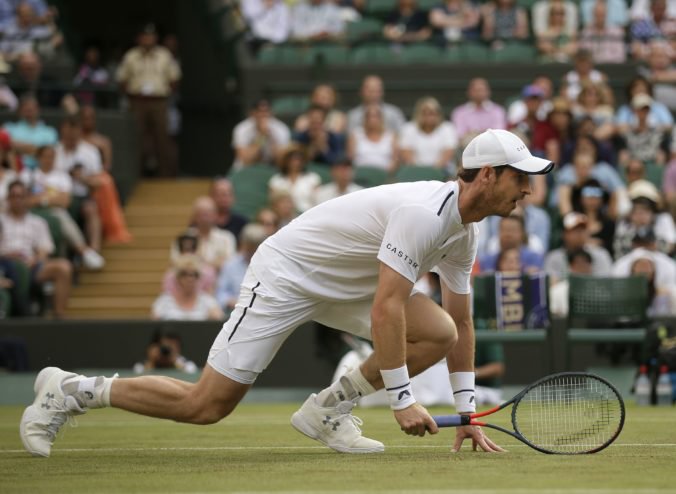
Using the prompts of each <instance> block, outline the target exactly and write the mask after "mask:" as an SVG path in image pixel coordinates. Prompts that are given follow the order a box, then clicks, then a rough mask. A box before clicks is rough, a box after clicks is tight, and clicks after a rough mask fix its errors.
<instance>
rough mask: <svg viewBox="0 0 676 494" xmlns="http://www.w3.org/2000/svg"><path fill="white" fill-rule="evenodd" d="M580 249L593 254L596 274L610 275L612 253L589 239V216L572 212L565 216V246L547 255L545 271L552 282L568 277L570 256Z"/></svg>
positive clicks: (593, 267)
mask: <svg viewBox="0 0 676 494" xmlns="http://www.w3.org/2000/svg"><path fill="white" fill-rule="evenodd" d="M579 249H584V250H585V251H586V252H587V253H589V255H590V256H591V260H592V274H593V275H594V276H609V275H610V270H611V267H612V263H613V261H612V259H611V257H610V254H608V252H607V251H606V250H605V249H604V248H603V247H598V246H596V245H594V244H593V243H591V242H590V241H589V230H588V220H587V217H586V216H585V215H583V214H580V213H575V212H572V213H568V214H567V215H565V216H564V217H563V247H560V248H558V249H554V250H551V251H549V253H548V254H547V256H546V257H545V271H546V272H547V275H548V276H549V278H550V283H557V282H558V281H559V280H563V279H566V278H567V277H568V273H569V269H570V265H569V261H568V256H569V255H570V254H572V253H573V252H574V251H576V250H579Z"/></svg>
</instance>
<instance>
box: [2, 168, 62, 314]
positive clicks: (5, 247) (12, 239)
mask: <svg viewBox="0 0 676 494" xmlns="http://www.w3.org/2000/svg"><path fill="white" fill-rule="evenodd" d="M7 197H8V209H7V212H6V213H3V214H0V231H2V236H1V237H0V255H2V256H4V257H6V258H10V259H12V260H14V261H16V262H19V263H21V264H22V265H23V266H25V267H26V269H28V270H29V272H30V279H31V283H32V284H39V285H42V284H43V283H45V282H48V281H49V282H52V283H53V284H54V302H53V308H52V309H53V315H54V317H56V318H61V317H63V316H64V314H65V311H66V305H67V303H68V295H69V293H70V287H71V278H72V273H73V271H72V267H71V264H70V262H68V260H66V259H50V258H49V257H48V256H49V255H50V254H51V253H52V252H53V251H54V242H53V241H52V237H51V236H50V234H49V227H48V226H47V223H46V222H45V220H43V219H42V218H40V217H38V216H35V215H33V214H31V213H29V212H28V191H27V189H26V186H25V185H24V184H23V182H21V181H15V182H12V183H11V184H9V187H8V193H7Z"/></svg>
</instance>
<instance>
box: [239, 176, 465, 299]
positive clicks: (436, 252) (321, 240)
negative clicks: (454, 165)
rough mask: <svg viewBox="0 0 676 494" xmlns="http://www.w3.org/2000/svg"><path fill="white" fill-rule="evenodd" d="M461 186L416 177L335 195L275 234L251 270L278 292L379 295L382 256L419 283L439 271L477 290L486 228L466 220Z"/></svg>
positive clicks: (454, 284) (459, 287)
mask: <svg viewBox="0 0 676 494" xmlns="http://www.w3.org/2000/svg"><path fill="white" fill-rule="evenodd" d="M458 190H459V189H458V184H457V182H446V183H444V182H437V181H429V182H412V183H401V184H393V185H383V186H380V187H374V188H371V189H365V190H361V191H358V192H354V193H352V194H348V195H345V196H342V197H338V198H336V199H332V200H330V201H327V202H325V203H322V204H320V205H318V206H316V207H314V208H312V209H310V210H309V211H307V212H306V213H304V214H303V215H301V216H299V217H298V218H297V219H295V220H294V221H292V222H291V223H290V224H289V225H287V226H285V227H284V228H282V229H281V230H279V232H277V233H276V234H275V235H273V236H272V237H270V238H268V239H267V240H266V241H265V242H264V243H263V245H261V247H259V249H258V251H257V252H256V254H255V256H254V258H253V260H252V262H251V269H252V271H253V274H254V276H255V277H256V278H257V279H258V280H259V281H261V282H262V283H263V284H264V285H265V286H266V287H269V288H270V289H273V290H275V291H276V292H279V291H280V290H281V293H283V292H284V290H292V291H294V292H296V293H297V292H299V291H300V292H302V293H304V294H308V295H311V296H314V297H317V298H320V299H325V300H329V301H353V300H354V301H356V300H366V299H371V298H373V295H374V294H375V291H376V287H377V285H378V273H379V268H380V262H383V263H385V264H387V265H388V266H389V267H391V268H392V269H394V270H395V271H397V272H398V273H399V274H401V275H402V276H404V277H405V278H406V279H408V280H409V281H411V282H412V283H414V282H415V281H417V280H418V279H419V278H421V277H422V276H423V275H424V274H425V273H427V272H428V271H431V270H434V271H436V272H438V273H439V275H440V277H441V279H442V280H443V282H444V283H445V284H446V285H447V286H448V288H450V289H451V290H452V291H453V292H455V293H459V294H466V293H469V291H470V273H471V270H472V265H473V264H474V258H475V256H476V251H477V238H478V228H477V226H476V224H474V223H470V224H467V225H463V224H462V222H461V218H460V213H459V211H458Z"/></svg>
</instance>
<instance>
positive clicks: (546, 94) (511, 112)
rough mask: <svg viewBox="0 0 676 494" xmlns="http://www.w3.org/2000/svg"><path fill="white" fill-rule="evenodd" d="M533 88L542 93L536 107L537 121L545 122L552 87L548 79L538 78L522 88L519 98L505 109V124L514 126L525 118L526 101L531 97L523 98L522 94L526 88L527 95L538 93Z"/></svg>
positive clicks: (549, 108) (549, 107)
mask: <svg viewBox="0 0 676 494" xmlns="http://www.w3.org/2000/svg"><path fill="white" fill-rule="evenodd" d="M533 87H536V88H539V89H540V91H539V92H541V93H542V97H541V98H540V104H539V105H538V110H537V113H536V116H537V118H538V120H541V121H545V120H547V116H548V115H549V112H550V111H551V110H552V94H553V88H554V85H553V83H552V80H551V79H550V78H549V77H547V76H539V77H536V78H535V79H534V80H533V82H532V84H529V85H528V86H524V88H523V89H522V92H521V98H519V99H516V100H514V101H513V102H512V103H511V104H510V105H509V108H508V109H507V122H508V123H509V125H516V124H518V123H519V122H522V121H523V120H524V119H525V118H526V115H527V114H528V108H527V105H526V99H527V98H529V97H531V96H524V94H525V91H526V88H530V89H528V93H529V94H533V93H536V92H538V91H537V89H533ZM531 139H532V136H531ZM531 146H532V143H531Z"/></svg>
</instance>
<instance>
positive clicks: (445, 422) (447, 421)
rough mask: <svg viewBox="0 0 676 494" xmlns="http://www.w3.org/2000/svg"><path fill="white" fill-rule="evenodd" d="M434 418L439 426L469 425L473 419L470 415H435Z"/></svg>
mask: <svg viewBox="0 0 676 494" xmlns="http://www.w3.org/2000/svg"><path fill="white" fill-rule="evenodd" d="M432 419H434V421H435V422H436V423H437V426H438V427H459V426H461V425H469V424H470V420H471V419H470V417H469V415H434V416H432Z"/></svg>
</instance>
